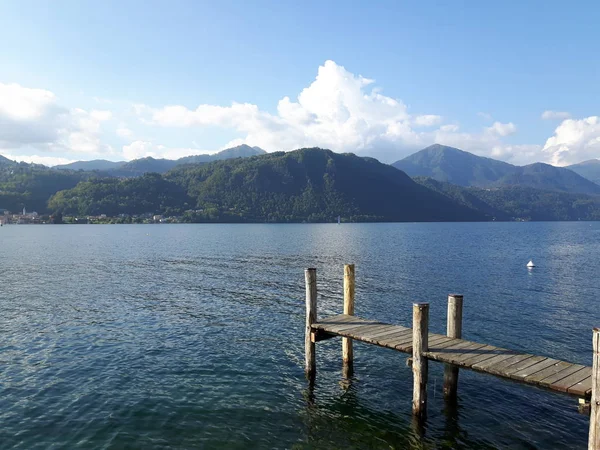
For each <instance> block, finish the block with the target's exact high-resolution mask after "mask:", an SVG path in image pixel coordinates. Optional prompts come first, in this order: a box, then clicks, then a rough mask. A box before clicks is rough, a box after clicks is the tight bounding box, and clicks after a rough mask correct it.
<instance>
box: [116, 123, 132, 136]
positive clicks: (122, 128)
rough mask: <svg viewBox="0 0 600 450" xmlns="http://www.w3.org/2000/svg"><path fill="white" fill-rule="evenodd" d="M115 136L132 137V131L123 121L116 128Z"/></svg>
mask: <svg viewBox="0 0 600 450" xmlns="http://www.w3.org/2000/svg"><path fill="white" fill-rule="evenodd" d="M117 136H119V137H122V138H124V139H130V138H132V137H133V131H131V130H130V129H129V128H127V125H125V124H124V123H120V124H119V127H118V128H117Z"/></svg>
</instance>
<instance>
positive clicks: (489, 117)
mask: <svg viewBox="0 0 600 450" xmlns="http://www.w3.org/2000/svg"><path fill="white" fill-rule="evenodd" d="M477 115H478V116H479V117H481V118H482V119H484V120H487V121H490V122H491V121H492V120H494V118H493V117H492V115H491V114H489V113H486V112H482V111H480V112H478V113H477Z"/></svg>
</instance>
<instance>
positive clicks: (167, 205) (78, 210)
mask: <svg viewBox="0 0 600 450" xmlns="http://www.w3.org/2000/svg"><path fill="white" fill-rule="evenodd" d="M188 206H189V199H188V196H187V195H186V193H185V191H184V190H183V189H182V188H181V187H180V186H178V185H177V184H175V183H173V182H172V181H168V180H165V179H164V178H163V177H162V176H161V175H159V174H157V173H149V174H145V175H142V176H141V177H137V178H127V179H118V178H105V179H96V180H90V181H85V182H82V183H79V184H78V185H77V186H76V187H74V188H73V189H69V190H65V191H60V192H58V193H57V194H56V195H54V196H52V198H51V199H50V200H49V201H48V208H49V209H50V211H52V212H56V213H58V212H60V213H62V214H73V215H81V216H87V215H93V216H96V215H100V214H106V215H108V216H113V217H114V216H118V215H120V214H144V213H165V214H176V213H180V212H181V211H183V210H185V209H186V208H187V207H188Z"/></svg>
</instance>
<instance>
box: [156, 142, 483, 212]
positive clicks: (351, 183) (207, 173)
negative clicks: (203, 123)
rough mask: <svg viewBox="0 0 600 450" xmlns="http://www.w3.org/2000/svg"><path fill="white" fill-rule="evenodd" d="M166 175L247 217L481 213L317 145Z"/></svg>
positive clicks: (208, 202)
mask: <svg viewBox="0 0 600 450" xmlns="http://www.w3.org/2000/svg"><path fill="white" fill-rule="evenodd" d="M167 178H168V179H170V180H173V181H175V182H176V183H177V184H179V185H181V186H183V187H184V188H185V189H186V190H187V192H188V194H189V195H190V197H192V198H193V199H194V200H195V201H196V208H201V209H210V208H221V210H223V211H232V212H234V213H235V214H237V215H239V216H240V217H243V218H244V219H245V220H250V221H273V222H275V221H277V222H298V221H311V222H318V221H332V220H334V219H335V217H337V216H338V215H340V216H342V217H343V218H345V219H347V220H352V221H366V220H369V221H436V220H437V221H439V220H448V221H452V220H478V219H482V216H481V215H480V214H479V213H478V212H476V211H473V210H471V209H468V208H465V207H463V206H461V205H457V204H455V203H454V202H452V201H449V200H448V199H447V198H444V197H443V196H440V195H438V194H436V193H434V192H431V191H430V190H429V189H425V188H423V187H422V186H420V185H418V184H416V183H415V182H413V181H412V180H411V179H410V177H408V176H407V175H406V174H405V173H403V172H401V171H399V170H397V169H395V168H393V167H391V166H388V165H386V164H382V163H380V162H379V161H377V160H375V159H372V158H360V157H358V156H355V155H353V154H337V153H334V152H332V151H329V150H322V149H318V148H312V149H301V150H296V151H293V152H288V153H283V152H280V153H271V154H267V155H262V156H257V157H252V158H244V159H234V160H225V161H218V162H214V163H210V164H206V165H200V166H188V167H185V166H184V167H178V168H175V169H174V170H173V171H171V172H170V173H168V174H167Z"/></svg>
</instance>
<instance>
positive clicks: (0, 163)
mask: <svg viewBox="0 0 600 450" xmlns="http://www.w3.org/2000/svg"><path fill="white" fill-rule="evenodd" d="M17 164H18V163H17V162H15V161H13V160H11V159H8V158H6V157H4V156H2V155H0V167H8V166H16V165H17Z"/></svg>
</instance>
